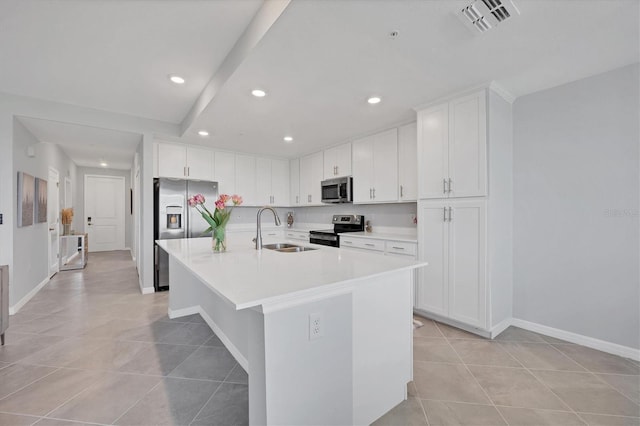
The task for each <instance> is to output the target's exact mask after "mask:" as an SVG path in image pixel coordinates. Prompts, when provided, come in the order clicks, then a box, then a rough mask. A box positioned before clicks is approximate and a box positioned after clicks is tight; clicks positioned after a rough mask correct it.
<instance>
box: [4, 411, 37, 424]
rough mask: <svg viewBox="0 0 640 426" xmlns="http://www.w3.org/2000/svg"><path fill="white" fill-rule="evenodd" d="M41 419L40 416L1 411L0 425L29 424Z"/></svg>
mask: <svg viewBox="0 0 640 426" xmlns="http://www.w3.org/2000/svg"><path fill="white" fill-rule="evenodd" d="M39 419H40V418H39V417H32V416H19V415H16V414H9V413H0V425H2V426H28V425H32V424H34V423H35V422H37V421H38V420H39Z"/></svg>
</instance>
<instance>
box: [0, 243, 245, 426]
mask: <svg viewBox="0 0 640 426" xmlns="http://www.w3.org/2000/svg"><path fill="white" fill-rule="evenodd" d="M168 296H169V295H168V293H167V292H164V293H156V294H150V295H145V296H142V295H141V294H140V290H139V287H138V275H137V273H136V270H135V266H134V263H133V262H132V261H131V257H130V254H129V252H128V251H116V252H103V253H92V254H91V258H90V261H89V263H88V265H87V268H86V269H84V270H79V271H64V272H60V273H58V274H57V275H55V276H54V277H53V279H52V280H51V282H49V283H48V284H47V285H46V286H45V287H44V288H43V289H42V290H41V291H40V292H39V293H38V294H37V295H36V296H35V297H34V298H33V299H32V300H31V301H29V303H27V304H26V305H25V306H24V307H23V308H22V309H21V310H20V312H19V313H18V314H16V315H14V316H12V317H11V318H10V324H11V325H10V328H9V330H8V331H7V335H6V338H7V339H6V340H7V344H6V346H5V347H1V348H0V425H31V424H37V425H39V426H43V425H53V424H56V425H60V424H68V422H60V421H57V420H53V419H58V420H67V421H70V420H71V421H77V422H83V423H85V424H86V423H90V424H91V423H94V424H112V423H117V424H122V425H140V424H181V425H188V424H194V425H200V424H203V425H205V424H206V425H214V424H224V425H229V424H246V423H247V422H248V418H247V417H248V386H247V383H248V380H247V375H246V373H245V372H244V370H243V369H242V367H240V365H238V363H237V362H236V361H235V360H234V359H233V357H232V356H231V354H230V353H229V352H228V351H227V350H226V348H224V346H223V345H222V343H221V342H220V340H219V339H218V338H217V337H216V336H215V335H214V334H213V333H212V331H211V329H210V328H209V326H207V325H206V324H205V323H204V322H203V321H202V319H201V318H200V316H199V315H196V316H191V317H185V318H179V319H177V320H169V318H168V317H167V301H168Z"/></svg>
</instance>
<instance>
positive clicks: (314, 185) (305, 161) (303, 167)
mask: <svg viewBox="0 0 640 426" xmlns="http://www.w3.org/2000/svg"><path fill="white" fill-rule="evenodd" d="M323 164H324V153H323V152H318V153H315V154H311V155H307V156H305V157H302V158H301V159H300V205H303V206H309V205H320V204H321V201H320V195H321V189H320V182H322V180H323V177H324V170H323Z"/></svg>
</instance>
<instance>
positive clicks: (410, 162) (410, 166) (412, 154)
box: [398, 123, 418, 201]
mask: <svg viewBox="0 0 640 426" xmlns="http://www.w3.org/2000/svg"><path fill="white" fill-rule="evenodd" d="M417 149H418V128H417V126H416V123H411V124H407V125H406V126H402V127H399V128H398V184H399V188H398V190H399V191H400V193H399V197H398V199H399V200H400V201H415V200H416V198H417V197H418V159H417V158H416V157H417V155H418V153H417Z"/></svg>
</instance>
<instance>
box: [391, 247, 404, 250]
mask: <svg viewBox="0 0 640 426" xmlns="http://www.w3.org/2000/svg"><path fill="white" fill-rule="evenodd" d="M391 248H392V249H395V250H404V247H396V246H393V247H391Z"/></svg>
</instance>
